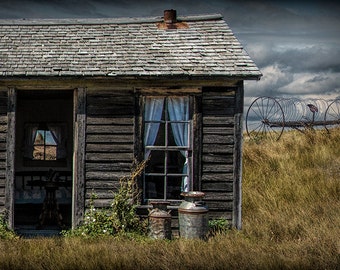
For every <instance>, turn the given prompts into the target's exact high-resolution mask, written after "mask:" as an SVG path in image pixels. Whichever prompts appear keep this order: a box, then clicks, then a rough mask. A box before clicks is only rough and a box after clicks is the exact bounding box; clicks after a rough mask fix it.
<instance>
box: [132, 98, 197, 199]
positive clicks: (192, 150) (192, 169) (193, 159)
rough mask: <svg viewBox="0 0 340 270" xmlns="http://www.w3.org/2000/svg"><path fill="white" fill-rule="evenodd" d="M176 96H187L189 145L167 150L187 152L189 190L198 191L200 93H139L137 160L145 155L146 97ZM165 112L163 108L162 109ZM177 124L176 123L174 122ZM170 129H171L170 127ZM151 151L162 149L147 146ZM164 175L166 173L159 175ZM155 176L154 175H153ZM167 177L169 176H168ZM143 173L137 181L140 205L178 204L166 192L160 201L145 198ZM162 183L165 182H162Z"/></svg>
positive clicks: (170, 147) (169, 123)
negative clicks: (160, 202)
mask: <svg viewBox="0 0 340 270" xmlns="http://www.w3.org/2000/svg"><path fill="white" fill-rule="evenodd" d="M177 96H187V97H189V114H190V117H189V121H188V122H189V130H190V131H189V136H190V145H189V146H188V147H186V146H185V147H182V146H177V145H176V146H174V147H173V146H168V149H169V150H170V151H172V150H182V149H183V150H188V160H189V165H188V172H189V173H188V175H189V181H190V190H200V186H201V166H200V164H201V146H200V145H201V112H200V104H201V92H199V94H198V93H192V92H189V93H184V92H180V93H155V92H153V93H140V95H139V96H138V99H139V101H138V102H139V103H138V104H139V113H138V115H139V119H138V123H139V125H138V126H139V128H138V130H137V132H138V133H139V140H138V142H139V143H137V146H136V149H138V150H137V151H139V152H138V153H139V155H138V156H139V160H143V159H144V153H145V147H144V129H145V121H144V112H145V100H146V98H147V97H155V98H168V97H177ZM163 110H165V108H163ZM175 122H177V121H175ZM168 125H171V121H169V122H168ZM170 129H171V127H170ZM148 148H149V149H151V150H155V149H156V148H157V149H162V147H159V146H156V147H155V146H149V147H148ZM163 149H164V152H165V151H166V150H167V149H166V148H165V147H163ZM164 174H166V171H164V173H162V174H160V175H164ZM154 175H156V173H155V174H154ZM168 175H169V174H168ZM175 175H176V174H171V176H175ZM182 175H183V174H178V176H182ZM144 176H145V174H144V172H143V174H142V175H141V177H140V179H139V185H140V187H141V190H142V203H145V204H147V203H148V202H149V201H155V200H166V201H170V202H172V203H175V204H176V203H177V204H178V203H180V202H181V200H180V199H178V200H177V199H168V198H167V196H166V192H164V197H163V198H162V199H152V198H147V197H146V186H145V180H144ZM164 183H166V182H165V180H164Z"/></svg>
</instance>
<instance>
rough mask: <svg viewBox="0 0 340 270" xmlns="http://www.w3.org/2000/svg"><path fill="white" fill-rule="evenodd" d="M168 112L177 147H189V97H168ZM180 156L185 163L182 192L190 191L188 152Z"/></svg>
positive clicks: (183, 152)
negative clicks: (183, 158)
mask: <svg viewBox="0 0 340 270" xmlns="http://www.w3.org/2000/svg"><path fill="white" fill-rule="evenodd" d="M168 111H169V117H170V121H172V122H174V123H171V128H172V131H173V135H174V138H175V142H176V145H177V146H186V147H187V146H188V145H189V128H188V127H189V125H188V121H189V97H170V98H168ZM176 121H179V122H181V121H183V123H178V122H177V123H176ZM181 154H182V155H183V156H184V157H185V163H184V166H183V174H185V176H184V177H183V179H182V191H185V192H187V191H189V190H190V183H189V176H188V167H189V166H188V165H189V157H188V151H181Z"/></svg>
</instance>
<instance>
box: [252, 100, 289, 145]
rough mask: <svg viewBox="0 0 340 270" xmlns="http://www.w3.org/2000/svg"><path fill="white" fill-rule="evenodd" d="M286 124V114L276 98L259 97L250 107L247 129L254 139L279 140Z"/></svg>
mask: <svg viewBox="0 0 340 270" xmlns="http://www.w3.org/2000/svg"><path fill="white" fill-rule="evenodd" d="M284 126H285V116H284V112H283V110H282V107H281V105H280V104H279V102H277V100H276V99H275V98H271V97H259V98H257V99H255V100H254V101H253V102H252V103H251V105H250V106H249V108H248V111H247V115H246V131H247V134H248V136H249V137H250V138H251V139H254V140H261V139H263V138H269V139H271V140H279V139H280V137H281V135H282V133H283V129H284Z"/></svg>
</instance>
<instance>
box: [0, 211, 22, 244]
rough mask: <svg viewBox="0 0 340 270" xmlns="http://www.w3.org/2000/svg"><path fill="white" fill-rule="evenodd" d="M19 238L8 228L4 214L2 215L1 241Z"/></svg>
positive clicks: (0, 221) (0, 222) (0, 220)
mask: <svg viewBox="0 0 340 270" xmlns="http://www.w3.org/2000/svg"><path fill="white" fill-rule="evenodd" d="M17 237H18V236H17V235H16V234H15V232H14V231H13V230H10V229H9V228H8V224H7V222H6V219H5V215H4V214H0V239H14V238H17Z"/></svg>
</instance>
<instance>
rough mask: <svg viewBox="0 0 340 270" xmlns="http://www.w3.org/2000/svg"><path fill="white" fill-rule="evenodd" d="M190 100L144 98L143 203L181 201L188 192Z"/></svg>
mask: <svg viewBox="0 0 340 270" xmlns="http://www.w3.org/2000/svg"><path fill="white" fill-rule="evenodd" d="M190 104H191V102H190V97H146V98H145V103H144V119H143V120H144V158H145V159H148V160H149V161H148V163H147V166H146V169H145V172H144V175H143V181H144V183H143V187H144V199H145V200H148V199H163V200H178V199H181V196H180V193H181V192H182V191H189V190H190V189H191V186H192V183H191V179H192V177H191V162H192V161H191V156H192V142H191V141H192V138H191V134H192V111H191V107H192V106H190Z"/></svg>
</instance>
